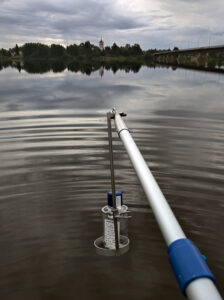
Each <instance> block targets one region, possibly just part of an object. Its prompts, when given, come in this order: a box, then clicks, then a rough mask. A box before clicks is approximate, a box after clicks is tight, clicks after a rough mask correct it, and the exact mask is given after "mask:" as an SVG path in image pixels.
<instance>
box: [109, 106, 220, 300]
mask: <svg viewBox="0 0 224 300" xmlns="http://www.w3.org/2000/svg"><path fill="white" fill-rule="evenodd" d="M114 114H115V117H114V119H115V126H116V130H117V132H118V135H119V137H120V139H121V140H122V142H123V144H124V147H125V149H126V151H127V153H128V155H129V158H130V160H131V162H132V164H133V167H134V169H135V171H136V174H137V176H138V178H139V181H140V183H141V185H142V187H143V190H144V192H145V194H146V197H147V199H148V201H149V205H150V206H151V208H152V211H153V213H154V215H155V218H156V221H157V223H158V225H159V227H160V230H161V232H162V235H163V237H164V239H165V241H166V243H167V245H168V246H169V245H171V244H172V243H173V242H174V241H176V240H179V239H186V236H185V234H184V232H183V230H182V228H181V227H180V225H179V223H178V221H177V219H176V218H175V216H174V214H173V212H172V210H171V208H170V206H169V204H168V203H167V201H166V199H165V197H164V195H163V193H162V192H161V190H160V188H159V186H158V184H157V182H156V181H155V179H154V177H153V175H152V173H151V171H150V169H149V168H148V166H147V164H146V162H145V160H144V158H143V157H142V155H141V153H140V151H139V150H138V147H137V146H136V144H135V142H134V140H133V138H132V136H131V134H130V133H129V130H128V128H127V127H126V125H125V123H124V121H123V119H122V118H121V116H120V115H119V114H118V113H116V111H114ZM185 292H186V295H187V297H188V299H190V300H222V298H221V296H220V294H219V292H218V290H217V289H216V286H215V284H214V283H213V281H212V280H211V279H209V278H199V279H195V280H193V281H191V282H190V283H188V284H187V287H186V290H185Z"/></svg>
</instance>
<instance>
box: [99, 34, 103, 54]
mask: <svg viewBox="0 0 224 300" xmlns="http://www.w3.org/2000/svg"><path fill="white" fill-rule="evenodd" d="M99 48H100V50H101V51H103V50H104V41H103V40H102V37H101V40H100V41H99Z"/></svg>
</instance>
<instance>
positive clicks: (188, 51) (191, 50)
mask: <svg viewBox="0 0 224 300" xmlns="http://www.w3.org/2000/svg"><path fill="white" fill-rule="evenodd" d="M218 51H224V45H219V46H209V47H197V48H188V49H179V50H173V51H161V52H156V53H154V54H153V55H154V56H161V55H178V54H196V53H209V52H218Z"/></svg>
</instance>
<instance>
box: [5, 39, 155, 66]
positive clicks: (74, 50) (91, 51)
mask: <svg viewBox="0 0 224 300" xmlns="http://www.w3.org/2000/svg"><path fill="white" fill-rule="evenodd" d="M156 51H157V50H156V49H151V50H147V51H143V50H142V49H141V47H140V46H139V44H134V45H130V44H127V45H125V46H118V45H117V44H116V43H114V44H113V45H112V46H111V47H109V46H106V47H105V48H104V50H101V49H100V48H99V47H98V46H95V45H93V44H91V43H90V42H89V41H86V42H85V43H80V44H79V45H77V44H72V45H69V46H67V47H64V46H62V45H59V44H52V45H50V46H48V45H45V44H41V43H26V44H24V45H23V46H20V47H19V46H18V45H17V44H16V46H15V47H14V48H11V49H8V50H6V49H3V48H2V49H1V50H0V59H2V60H3V59H6V60H7V59H13V60H29V59H44V60H46V59H49V60H51V59H54V60H55V59H57V60H64V61H69V60H77V61H80V60H100V61H108V59H109V58H110V59H111V60H115V59H118V60H124V58H126V59H129V60H133V59H138V60H141V61H143V60H152V59H153V57H152V54H153V53H155V52H156Z"/></svg>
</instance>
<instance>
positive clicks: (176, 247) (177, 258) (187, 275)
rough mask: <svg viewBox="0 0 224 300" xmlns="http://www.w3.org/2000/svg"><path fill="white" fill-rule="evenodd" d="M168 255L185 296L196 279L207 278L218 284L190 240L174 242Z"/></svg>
mask: <svg viewBox="0 0 224 300" xmlns="http://www.w3.org/2000/svg"><path fill="white" fill-rule="evenodd" d="M168 255H169V261H170V264H171V266H172V268H173V271H174V274H175V276H176V279H177V281H178V283H179V286H180V289H181V292H182V293H183V294H184V295H185V296H186V293H185V290H186V287H187V285H188V284H189V283H190V282H191V281H193V280H195V279H198V278H202V277H207V278H209V279H211V280H212V281H213V282H214V283H216V280H215V277H214V276H213V274H212V273H211V271H210V270H209V268H208V266H207V264H206V262H205V259H204V257H203V256H202V255H201V253H200V252H199V250H198V248H197V247H196V246H195V245H194V244H193V243H192V242H191V241H190V240H188V239H179V240H176V241H174V242H173V243H172V244H170V245H169V247H168Z"/></svg>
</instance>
